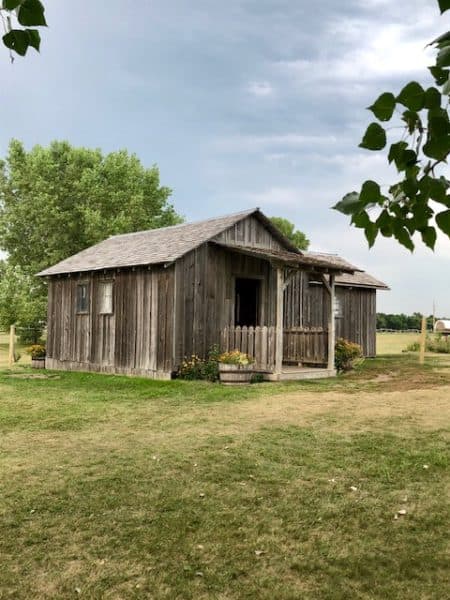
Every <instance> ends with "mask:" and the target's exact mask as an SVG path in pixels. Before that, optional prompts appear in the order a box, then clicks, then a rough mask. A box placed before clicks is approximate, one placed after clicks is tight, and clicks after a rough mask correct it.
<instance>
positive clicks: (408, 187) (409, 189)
mask: <svg viewBox="0 0 450 600" xmlns="http://www.w3.org/2000/svg"><path fill="white" fill-rule="evenodd" d="M401 185H402V190H403V192H404V193H405V195H406V196H407V197H408V198H414V196H415V195H416V194H417V190H418V189H419V186H418V185H417V182H415V181H412V180H411V179H404V180H403V181H402V184H401Z"/></svg>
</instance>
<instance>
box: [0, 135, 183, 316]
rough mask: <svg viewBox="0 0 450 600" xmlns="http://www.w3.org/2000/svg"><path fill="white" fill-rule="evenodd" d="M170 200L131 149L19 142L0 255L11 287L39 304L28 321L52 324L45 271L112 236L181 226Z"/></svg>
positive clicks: (6, 167)
mask: <svg viewBox="0 0 450 600" xmlns="http://www.w3.org/2000/svg"><path fill="white" fill-rule="evenodd" d="M170 194H171V190H170V189H169V188H167V187H163V186H160V182H159V171H158V169H157V167H156V166H153V167H151V168H149V169H146V168H144V167H143V165H142V164H141V162H140V161H139V159H138V158H137V157H136V156H135V155H134V154H131V155H130V154H128V152H126V151H124V150H122V151H119V152H112V153H111V154H107V155H103V154H102V153H101V151H100V150H90V149H87V148H74V147H72V146H71V145H70V144H69V143H68V142H53V143H52V144H50V146H49V147H48V148H43V147H41V146H35V147H34V148H33V149H32V150H30V151H26V150H25V148H24V147H23V145H22V143H21V142H18V141H17V140H13V141H11V143H10V145H9V152H8V155H7V158H6V160H5V161H2V162H0V249H2V250H4V251H5V252H6V253H7V254H8V266H9V267H10V268H11V269H12V270H13V271H11V272H8V279H9V280H10V281H11V285H13V282H15V283H14V285H15V286H16V287H17V285H19V287H20V288H21V293H23V295H24V297H25V299H26V298H29V303H30V304H33V307H31V306H28V308H27V310H25V309H24V310H23V311H22V313H21V315H22V316H21V321H25V317H24V315H25V312H27V313H28V314H32V315H34V316H33V319H34V321H35V322H37V323H38V322H39V321H41V320H43V319H45V302H43V303H41V304H40V303H39V302H38V300H39V299H45V297H46V286H45V282H42V281H40V280H38V279H37V278H36V277H34V275H35V274H36V273H37V272H38V271H40V270H42V269H44V268H45V267H47V266H49V265H52V264H54V263H57V262H59V261H60V260H62V259H64V258H67V257H68V256H70V255H72V254H75V253H76V252H79V251H80V250H83V249H84V248H87V247H88V246H91V245H92V244H95V243H97V242H99V241H101V240H103V239H105V238H106V237H108V236H111V235H115V234H119V233H125V232H130V231H138V230H143V229H152V228H156V227H164V226H166V225H173V224H176V223H179V222H180V221H181V219H180V217H179V216H178V215H177V214H176V213H175V211H174V209H173V207H172V205H171V204H169V202H168V198H169V196H170ZM15 269H18V271H14V270H15ZM19 274H20V276H19ZM17 280H18V282H19V283H17ZM36 305H39V306H40V308H39V309H38V310H37V311H36ZM36 312H37V314H35V313H36ZM33 319H31V320H32V321H33Z"/></svg>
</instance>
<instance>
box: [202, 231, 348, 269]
mask: <svg viewBox="0 0 450 600" xmlns="http://www.w3.org/2000/svg"><path fill="white" fill-rule="evenodd" d="M212 241H213V242H214V244H216V246H220V247H221V248H226V249H228V250H233V251H235V252H240V253H241V254H247V255H249V256H255V257H256V258H265V259H268V260H271V261H272V262H275V263H284V264H285V265H286V266H292V267H301V266H302V267H307V268H310V269H311V270H318V271H322V272H323V271H326V272H330V271H331V272H335V271H338V272H343V273H348V274H351V273H354V272H355V271H360V269H358V267H355V266H354V265H352V264H350V263H349V262H347V261H346V260H344V259H343V258H342V259H339V257H336V258H338V259H339V260H332V261H331V260H328V257H327V255H320V256H316V255H314V254H312V253H310V252H298V251H297V252H288V251H286V250H274V249H268V248H260V247H256V246H242V245H240V244H235V243H225V242H218V241H214V240H212ZM333 258H334V256H333ZM336 279H337V277H336Z"/></svg>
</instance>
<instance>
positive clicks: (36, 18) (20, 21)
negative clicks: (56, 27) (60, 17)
mask: <svg viewBox="0 0 450 600" xmlns="http://www.w3.org/2000/svg"><path fill="white" fill-rule="evenodd" d="M44 13H45V9H44V5H43V4H42V2H41V1H40V0H0V18H1V21H2V25H3V29H4V32H5V33H4V35H3V38H2V40H3V44H4V45H5V46H6V47H7V48H8V49H9V52H10V56H11V60H14V55H13V52H15V53H16V54H19V56H25V54H26V53H27V51H28V48H34V49H35V50H37V51H38V52H39V49H40V46H41V36H40V33H39V31H38V30H37V29H34V28H35V27H46V26H47V22H46V20H45V14H44Z"/></svg>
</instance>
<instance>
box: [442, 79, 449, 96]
mask: <svg viewBox="0 0 450 600" xmlns="http://www.w3.org/2000/svg"><path fill="white" fill-rule="evenodd" d="M442 94H443V95H444V96H448V95H449V94H450V77H449V78H448V79H447V81H446V82H445V83H444V85H443V87H442Z"/></svg>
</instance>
